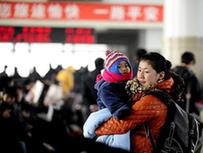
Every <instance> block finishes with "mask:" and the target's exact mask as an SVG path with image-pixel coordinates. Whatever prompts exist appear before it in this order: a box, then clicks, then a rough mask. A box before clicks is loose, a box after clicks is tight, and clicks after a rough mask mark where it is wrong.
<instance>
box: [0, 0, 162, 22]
mask: <svg viewBox="0 0 203 153" xmlns="http://www.w3.org/2000/svg"><path fill="white" fill-rule="evenodd" d="M0 19H25V20H26V19H28V20H32V19H33V20H63V21H66V20H67V21H71V20H95V21H97V20H99V21H118V22H123V21H128V22H162V21H163V6H162V5H147V4H143V5H142V4H130V5H127V4H104V3H76V2H75V3H72V2H67V3H65V2H61V3H59V2H58V3H54V2H40V3H36V2H0Z"/></svg>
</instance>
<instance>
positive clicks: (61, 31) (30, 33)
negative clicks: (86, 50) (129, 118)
mask: <svg viewBox="0 0 203 153" xmlns="http://www.w3.org/2000/svg"><path fill="white" fill-rule="evenodd" d="M0 42H29V43H34V42H47V43H48V42H50V43H51V42H52V43H88V44H92V43H95V36H94V29H92V28H50V27H9V26H0Z"/></svg>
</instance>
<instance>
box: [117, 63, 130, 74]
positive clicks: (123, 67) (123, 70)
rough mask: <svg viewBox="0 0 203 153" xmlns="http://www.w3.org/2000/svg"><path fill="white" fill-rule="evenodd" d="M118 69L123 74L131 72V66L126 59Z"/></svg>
mask: <svg viewBox="0 0 203 153" xmlns="http://www.w3.org/2000/svg"><path fill="white" fill-rule="evenodd" d="M118 70H119V72H120V73H121V74H125V73H129V72H130V67H129V65H128V63H127V62H126V61H121V62H120V64H119V65H118Z"/></svg>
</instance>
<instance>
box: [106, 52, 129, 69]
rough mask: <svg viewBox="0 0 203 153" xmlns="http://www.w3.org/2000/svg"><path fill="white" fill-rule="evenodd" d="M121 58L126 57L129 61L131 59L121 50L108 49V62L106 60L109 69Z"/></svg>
mask: <svg viewBox="0 0 203 153" xmlns="http://www.w3.org/2000/svg"><path fill="white" fill-rule="evenodd" d="M120 59H124V60H126V61H127V62H129V59H128V57H127V56H126V55H124V54H123V53H121V52H120V51H119V50H114V51H112V50H107V51H106V62H105V67H106V69H107V70H109V69H110V68H111V66H112V65H113V64H114V63H115V62H117V61H119V60H120Z"/></svg>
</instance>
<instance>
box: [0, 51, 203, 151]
mask: <svg viewBox="0 0 203 153" xmlns="http://www.w3.org/2000/svg"><path fill="white" fill-rule="evenodd" d="M137 53H139V54H137V60H136V61H134V63H130V61H129V60H128V57H127V56H126V55H125V54H123V53H122V52H121V51H119V50H116V51H112V50H108V51H107V52H106V59H102V58H98V59H96V60H95V70H94V71H91V72H89V71H88V68H87V67H82V68H81V69H80V70H74V68H73V67H71V66H69V67H67V68H66V69H63V68H62V67H61V66H58V67H57V68H56V69H53V68H52V67H51V66H50V70H49V71H48V72H47V74H46V75H45V76H44V77H41V76H40V75H39V74H38V73H37V71H36V69H35V68H34V69H33V71H32V73H30V75H29V77H26V78H22V77H21V76H20V75H19V74H18V72H17V69H15V73H14V75H13V76H8V75H7V74H6V68H7V67H6V66H5V70H4V71H3V72H2V73H1V74H0V125H1V126H0V136H1V139H0V152H2V153H4V152H5V153H35V152H39V153H50V152H53V153H63V152H68V151H70V150H71V151H72V152H73V153H74V152H78V153H79V152H83V151H85V152H104V151H105V152H112V153H114V152H136V153H139V152H140V153H143V152H147V153H152V152H153V149H152V144H151V142H150V140H149V139H148V138H147V137H146V135H145V128H144V123H146V122H148V123H149V126H150V129H151V131H152V136H153V138H154V139H155V142H156V139H157V138H158V136H159V132H160V129H161V128H162V126H163V125H164V123H165V121H166V117H167V111H168V110H167V107H166V106H165V105H164V103H163V102H162V101H161V100H160V99H158V98H157V97H155V96H153V95H145V94H146V93H147V92H148V91H150V90H152V89H161V90H164V91H166V92H167V93H168V94H169V95H170V96H171V97H173V98H174V99H183V102H182V103H180V104H179V105H180V106H181V107H182V108H183V109H185V110H186V111H188V112H190V113H195V114H196V115H197V116H198V115H199V111H197V109H196V105H195V104H196V103H197V102H198V101H200V100H202V90H201V86H200V82H199V81H198V79H197V77H196V76H195V74H194V72H193V71H192V70H191V68H190V67H191V66H192V65H194V64H195V57H194V54H193V53H192V52H188V51H187V52H185V53H184V54H183V55H182V57H181V61H182V65H181V66H177V67H175V68H172V64H171V63H170V61H168V60H167V59H165V58H164V57H163V56H162V55H161V54H160V53H157V52H148V51H146V50H145V49H140V50H139V51H137ZM138 55H139V57H138ZM174 73H177V74H178V75H174ZM177 77H178V79H177ZM181 78H182V79H181ZM177 80H182V81H179V82H177ZM188 88H189V89H188ZM191 89H192V90H191ZM193 89H194V90H193ZM188 91H189V92H188ZM188 93H190V95H189V96H188ZM188 98H189V100H187V99H188ZM184 102H185V103H184ZM95 139H96V141H95Z"/></svg>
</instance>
